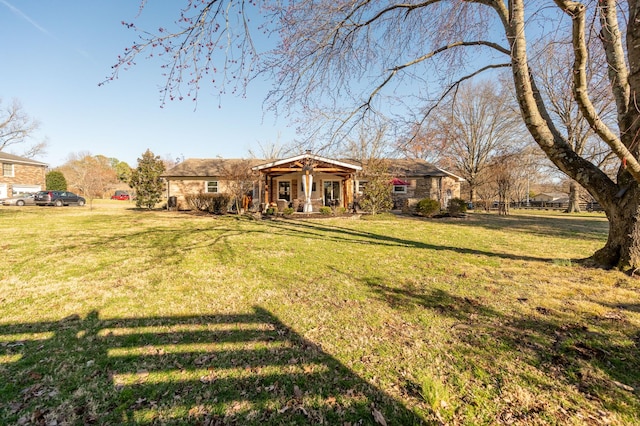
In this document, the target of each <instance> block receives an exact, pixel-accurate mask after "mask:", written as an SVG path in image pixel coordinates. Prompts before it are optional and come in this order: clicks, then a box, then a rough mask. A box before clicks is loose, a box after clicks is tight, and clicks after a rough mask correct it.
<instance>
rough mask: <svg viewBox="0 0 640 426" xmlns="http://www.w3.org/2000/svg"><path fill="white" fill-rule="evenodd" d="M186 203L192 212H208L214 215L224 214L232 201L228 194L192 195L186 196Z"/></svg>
mask: <svg viewBox="0 0 640 426" xmlns="http://www.w3.org/2000/svg"><path fill="white" fill-rule="evenodd" d="M184 198H185V201H186V202H187V205H188V206H189V207H190V208H191V209H192V210H198V211H201V212H207V213H212V214H224V213H226V212H227V207H228V206H229V202H230V201H231V197H230V196H229V195H227V194H220V193H217V194H205V193H199V194H190V195H186V196H185V197H184Z"/></svg>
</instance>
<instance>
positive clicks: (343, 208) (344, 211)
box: [336, 207, 348, 215]
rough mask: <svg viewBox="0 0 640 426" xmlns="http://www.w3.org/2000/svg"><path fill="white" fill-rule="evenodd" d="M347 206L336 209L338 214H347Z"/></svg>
mask: <svg viewBox="0 0 640 426" xmlns="http://www.w3.org/2000/svg"><path fill="white" fill-rule="evenodd" d="M347 211H348V210H347V208H346V207H338V208H337V209H336V214H338V215H343V214H347Z"/></svg>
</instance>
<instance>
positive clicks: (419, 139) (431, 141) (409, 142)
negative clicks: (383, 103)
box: [395, 120, 453, 169]
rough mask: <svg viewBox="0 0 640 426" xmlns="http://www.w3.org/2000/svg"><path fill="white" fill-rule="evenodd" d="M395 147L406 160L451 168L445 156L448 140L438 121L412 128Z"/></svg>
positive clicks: (450, 162) (449, 161)
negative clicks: (415, 160)
mask: <svg viewBox="0 0 640 426" xmlns="http://www.w3.org/2000/svg"><path fill="white" fill-rule="evenodd" d="M395 146H396V150H397V151H398V152H400V153H401V154H402V155H404V156H405V157H407V158H415V159H419V160H424V161H427V162H429V163H431V164H435V165H436V166H439V167H443V168H445V169H452V168H453V160H452V159H451V158H450V157H449V156H448V155H447V148H448V139H447V136H446V134H445V132H443V131H442V129H441V128H440V125H439V123H438V120H431V121H429V122H428V123H425V124H423V125H418V124H416V125H414V126H412V127H411V128H410V130H409V134H408V135H407V136H405V137H404V138H403V139H401V140H399V141H398V142H397V143H396V144H395Z"/></svg>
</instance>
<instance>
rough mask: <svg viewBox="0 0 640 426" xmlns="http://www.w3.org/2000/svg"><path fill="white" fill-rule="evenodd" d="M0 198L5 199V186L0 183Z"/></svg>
mask: <svg viewBox="0 0 640 426" xmlns="http://www.w3.org/2000/svg"><path fill="white" fill-rule="evenodd" d="M0 198H7V184H6V183H0Z"/></svg>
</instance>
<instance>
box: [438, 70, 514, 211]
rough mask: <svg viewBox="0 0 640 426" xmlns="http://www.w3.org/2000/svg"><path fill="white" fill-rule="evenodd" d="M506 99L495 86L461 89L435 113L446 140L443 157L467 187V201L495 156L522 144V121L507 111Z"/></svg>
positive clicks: (475, 85) (477, 85) (508, 109)
mask: <svg viewBox="0 0 640 426" xmlns="http://www.w3.org/2000/svg"><path fill="white" fill-rule="evenodd" d="M509 103H510V102H509V96H508V95H505V94H504V93H502V92H501V91H500V90H498V88H497V87H496V85H495V84H493V83H489V82H482V83H480V84H471V85H464V86H462V87H461V88H460V90H459V92H458V93H457V96H455V97H454V98H453V99H451V100H450V101H449V102H446V103H443V104H442V105H441V107H440V108H439V109H438V114H437V119H436V123H437V125H438V128H439V130H438V131H439V132H441V134H442V136H441V137H442V138H443V139H445V140H446V154H447V156H448V157H449V158H451V159H452V161H453V165H454V171H455V172H456V173H458V174H459V175H460V176H461V177H463V178H464V179H465V180H466V181H467V182H468V184H469V200H470V201H474V200H475V189H476V187H477V186H479V185H480V184H482V177H483V176H488V174H486V173H482V172H483V170H484V169H485V168H487V167H488V166H489V165H490V163H491V161H492V158H493V156H494V155H496V152H497V151H498V150H499V149H501V150H503V151H507V149H508V148H509V149H513V150H516V149H517V148H518V146H519V145H521V144H522V140H523V139H524V138H523V137H522V132H521V131H520V130H521V128H522V120H521V118H520V117H519V114H518V113H517V112H516V111H514V110H512V109H510V108H509Z"/></svg>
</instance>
